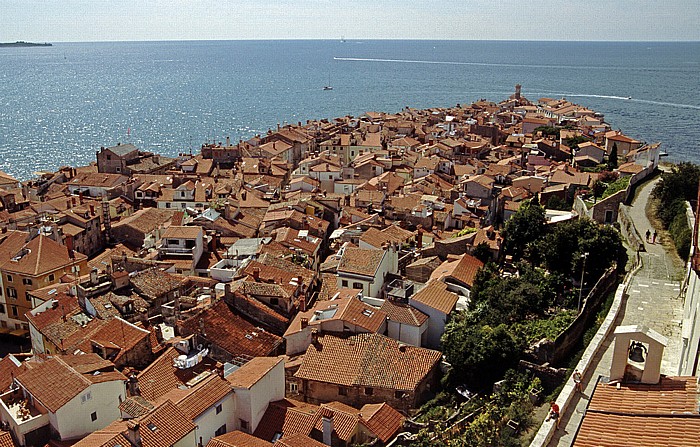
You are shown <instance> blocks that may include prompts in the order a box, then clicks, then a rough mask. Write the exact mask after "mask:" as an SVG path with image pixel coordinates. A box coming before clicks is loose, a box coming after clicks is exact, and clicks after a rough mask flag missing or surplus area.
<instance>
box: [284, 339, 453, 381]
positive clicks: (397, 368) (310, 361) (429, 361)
mask: <svg viewBox="0 0 700 447" xmlns="http://www.w3.org/2000/svg"><path fill="white" fill-rule="evenodd" d="M441 357H442V355H441V354H440V352H438V351H433V350H430V349H424V348H417V347H415V346H407V345H403V344H401V343H399V342H398V341H396V340H393V339H391V338H388V337H385V336H383V335H379V334H357V335H353V336H350V337H348V338H339V337H335V336H331V335H325V336H321V337H319V338H318V342H316V343H312V344H311V345H309V348H308V349H307V351H306V354H305V355H304V359H303V361H302V364H301V366H300V367H299V370H298V371H297V372H296V374H295V375H294V376H295V377H298V378H301V379H307V380H314V381H318V382H326V383H333V384H337V385H344V386H367V387H375V388H389V389H394V390H404V391H414V390H415V389H416V388H417V386H418V384H419V383H420V382H421V381H423V380H424V379H425V377H426V376H427V375H428V374H429V373H430V372H431V371H432V370H433V369H434V368H435V367H437V365H438V363H439V361H440V358H441Z"/></svg>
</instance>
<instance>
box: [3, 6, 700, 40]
mask: <svg viewBox="0 0 700 447" xmlns="http://www.w3.org/2000/svg"><path fill="white" fill-rule="evenodd" d="M698 23H700V0H656V1H648V0H636V1H632V0H585V1H580V0H573V1H572V0H459V1H451V0H450V1H426V0H424V1H414V0H349V1H348V0H345V1H337V0H282V1H266V0H239V1H227V0H170V1H165V0H0V42H8V41H15V40H27V41H38V42H72V41H78V42H80V41H83V42H92V41H124V40H211V39H213V40H237V39H340V38H341V37H345V38H346V39H457V40H462V39H463V40H575V41H576V40H579V41H590V40H613V41H620V40H630V41H659V40H660V41H678V40H684V41H689V40H690V41H698V40H700V26H699V25H698Z"/></svg>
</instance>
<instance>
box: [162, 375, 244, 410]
mask: <svg viewBox="0 0 700 447" xmlns="http://www.w3.org/2000/svg"><path fill="white" fill-rule="evenodd" d="M232 392H233V390H232V389H231V386H230V385H229V383H228V382H227V381H226V380H224V379H222V378H221V376H219V375H218V374H216V373H212V374H211V375H210V376H209V377H207V378H206V379H204V380H203V381H201V382H200V383H198V384H197V385H196V386H195V387H193V388H192V389H191V390H190V392H189V394H187V395H186V396H185V397H183V398H182V399H180V400H179V401H178V402H176V404H177V407H178V408H179V409H180V410H182V412H183V413H184V414H185V415H186V416H187V417H188V418H190V419H192V420H194V419H195V418H197V417H198V416H199V415H200V414H202V413H204V412H205V411H206V410H208V409H209V408H211V407H212V406H214V404H216V403H217V402H219V401H220V400H221V399H223V398H224V397H226V395H228V394H229V393H232Z"/></svg>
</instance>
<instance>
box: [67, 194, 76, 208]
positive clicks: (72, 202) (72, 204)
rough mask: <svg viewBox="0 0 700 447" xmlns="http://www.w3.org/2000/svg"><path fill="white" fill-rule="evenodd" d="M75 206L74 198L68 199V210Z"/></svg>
mask: <svg viewBox="0 0 700 447" xmlns="http://www.w3.org/2000/svg"><path fill="white" fill-rule="evenodd" d="M74 206H75V196H73V197H71V198H70V201H69V202H68V208H71V207H74Z"/></svg>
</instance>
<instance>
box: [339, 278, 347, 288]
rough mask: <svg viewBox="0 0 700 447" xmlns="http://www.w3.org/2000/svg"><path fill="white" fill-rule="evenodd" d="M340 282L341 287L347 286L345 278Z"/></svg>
mask: <svg viewBox="0 0 700 447" xmlns="http://www.w3.org/2000/svg"><path fill="white" fill-rule="evenodd" d="M340 283H341V285H342V286H343V287H347V286H348V282H347V280H345V279H344V280H342V281H340Z"/></svg>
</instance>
